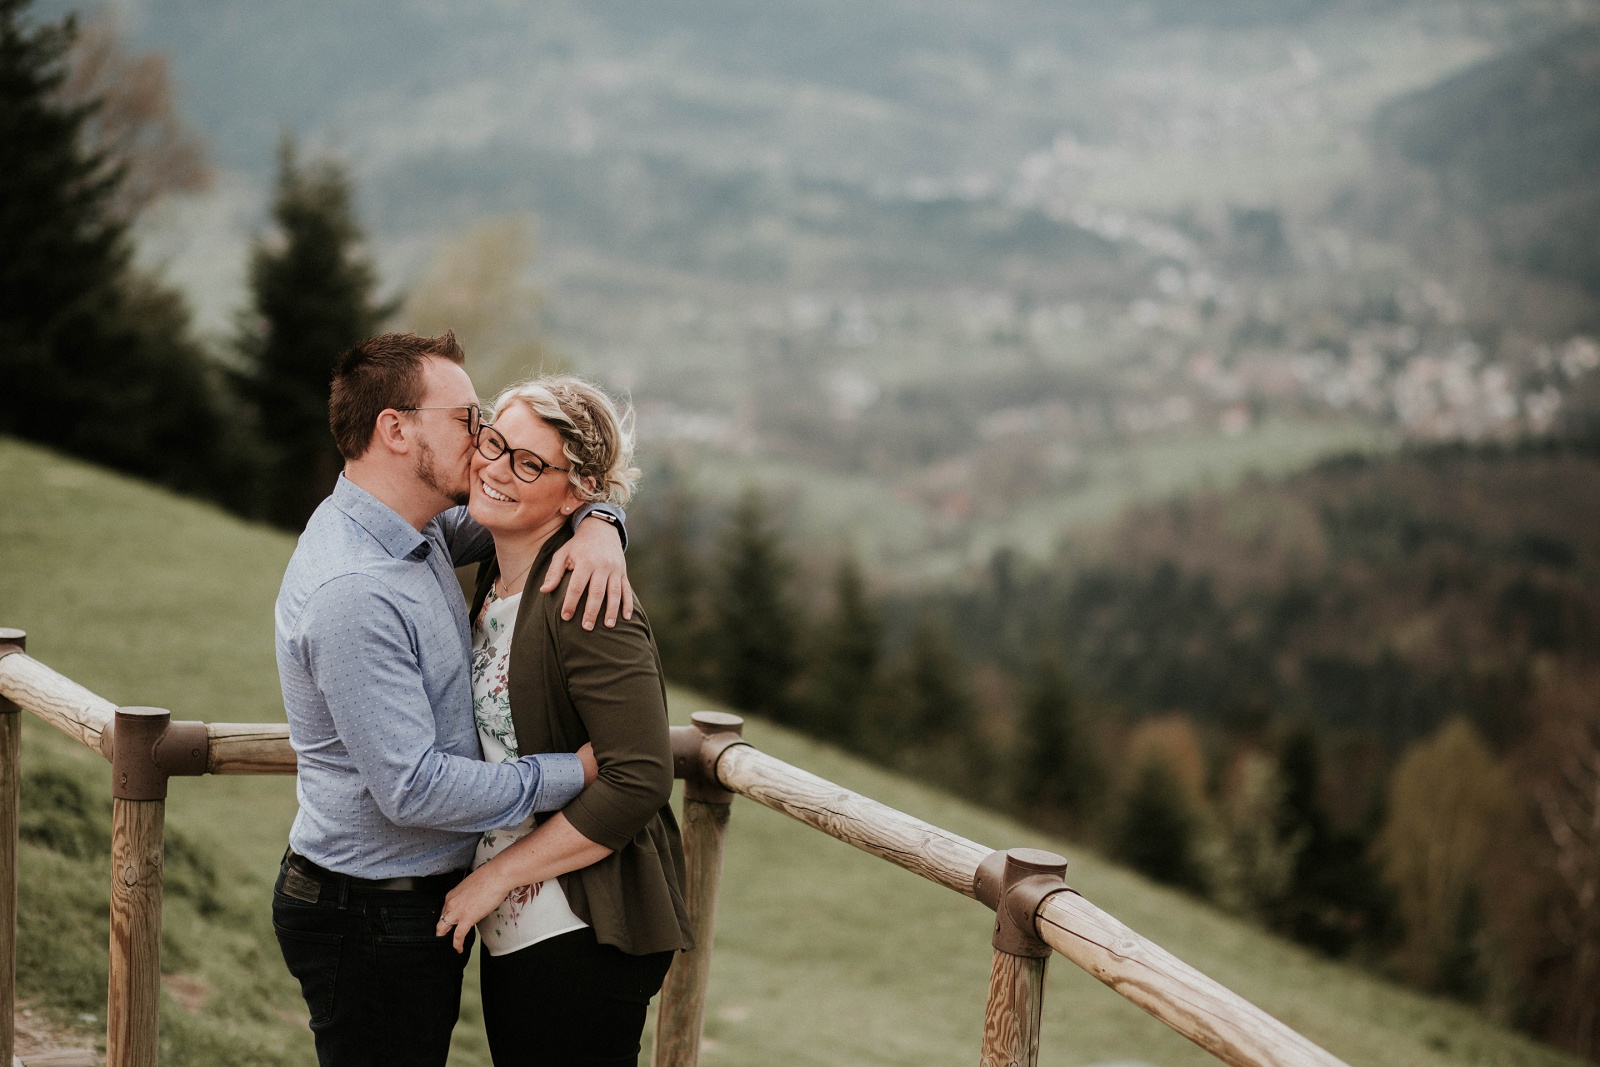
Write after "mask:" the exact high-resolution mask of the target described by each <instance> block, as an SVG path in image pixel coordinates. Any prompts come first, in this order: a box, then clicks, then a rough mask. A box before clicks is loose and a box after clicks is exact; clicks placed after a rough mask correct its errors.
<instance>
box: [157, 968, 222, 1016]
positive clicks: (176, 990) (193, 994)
mask: <svg viewBox="0 0 1600 1067" xmlns="http://www.w3.org/2000/svg"><path fill="white" fill-rule="evenodd" d="M161 982H162V984H163V985H165V986H166V987H167V992H168V993H171V994H172V999H173V1000H176V1001H177V1002H178V1003H179V1004H182V1005H183V1007H184V1010H186V1011H199V1010H200V1009H201V1008H203V1007H205V1003H206V1001H207V1000H209V999H210V998H211V987H210V986H208V985H206V984H205V983H204V982H202V981H201V980H200V979H198V978H196V977H195V976H194V975H192V974H169V975H167V976H166V977H164V978H162V979H161Z"/></svg>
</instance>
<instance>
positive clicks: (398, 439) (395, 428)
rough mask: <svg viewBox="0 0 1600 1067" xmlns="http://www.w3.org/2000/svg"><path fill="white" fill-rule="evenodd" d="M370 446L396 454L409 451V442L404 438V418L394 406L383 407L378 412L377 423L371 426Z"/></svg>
mask: <svg viewBox="0 0 1600 1067" xmlns="http://www.w3.org/2000/svg"><path fill="white" fill-rule="evenodd" d="M372 447H374V448H382V449H384V450H386V451H389V452H392V453H394V454H395V455H397V456H403V455H405V454H406V453H408V452H410V451H411V442H410V441H409V440H408V439H407V438H406V424H405V420H404V419H402V418H401V417H400V413H399V412H398V411H396V410H395V409H394V408H384V409H383V410H382V411H380V412H378V422H377V425H375V426H374V427H373V428H372Z"/></svg>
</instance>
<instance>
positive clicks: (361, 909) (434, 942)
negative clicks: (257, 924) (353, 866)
mask: <svg viewBox="0 0 1600 1067" xmlns="http://www.w3.org/2000/svg"><path fill="white" fill-rule="evenodd" d="M286 877H288V879H289V881H290V884H289V887H288V888H289V892H285V884H284V883H285V878H286ZM459 878H460V876H459V875H457V876H454V877H438V878H432V879H428V880H426V884H425V885H424V886H423V887H421V888H417V889H408V890H404V891H394V890H378V889H371V888H365V887H362V886H360V885H359V884H358V883H355V882H354V881H352V880H351V879H347V878H343V877H341V876H339V875H329V876H325V877H321V878H309V879H308V877H307V875H305V874H303V873H302V872H300V871H294V872H292V873H290V872H289V868H288V866H287V863H285V866H284V867H283V868H282V869H280V870H279V872H278V881H277V885H276V886H274V890H273V894H272V926H273V929H274V930H275V931H276V932H277V935H278V946H279V948H281V949H282V950H283V961H284V962H285V963H286V964H288V966H289V973H290V974H292V975H294V976H295V978H297V979H298V980H299V982H300V992H301V994H302V995H303V996H304V997H305V1000H306V1007H307V1008H309V1009H310V1011H311V1032H312V1034H314V1035H315V1036H316V1042H317V1062H318V1063H319V1064H321V1067H368V1065H371V1067H379V1065H380V1064H381V1065H384V1067H389V1065H394V1064H401V1065H415V1067H444V1062H445V1059H446V1057H448V1056H449V1053H450V1031H451V1030H453V1029H455V1025H456V1016H457V1015H458V1014H459V1012H460V1009H461V975H462V972H463V971H464V970H465V969H466V965H467V958H468V956H469V955H471V951H472V940H471V935H468V941H467V951H466V952H457V951H456V950H455V948H454V946H452V945H451V943H450V938H448V937H435V936H434V933H433V931H434V928H435V925H436V924H437V923H438V921H439V909H440V907H441V906H442V905H443V904H444V896H445V894H446V893H447V892H449V891H450V888H451V887H452V886H453V885H454V884H455V882H456V881H459ZM307 897H314V898H315V899H314V900H308V899H306V898H307Z"/></svg>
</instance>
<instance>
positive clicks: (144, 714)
mask: <svg viewBox="0 0 1600 1067" xmlns="http://www.w3.org/2000/svg"><path fill="white" fill-rule="evenodd" d="M100 747H101V751H102V752H104V751H105V750H106V749H107V748H109V749H110V752H109V753H108V755H109V756H110V758H111V795H112V796H113V797H115V798H117V799H118V800H165V799H167V779H168V778H170V777H172V776H174V775H191V776H192V775H200V774H205V773H206V761H207V759H208V757H209V755H210V751H211V738H210V737H209V736H208V735H207V732H206V724H205V723H203V722H173V721H172V712H170V711H168V710H167V709H166V708H118V709H117V717H116V723H115V726H114V728H113V729H109V730H107V731H105V732H104V733H103V734H102V735H101V739H100Z"/></svg>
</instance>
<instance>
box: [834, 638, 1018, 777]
mask: <svg viewBox="0 0 1600 1067" xmlns="http://www.w3.org/2000/svg"><path fill="white" fill-rule="evenodd" d="M978 725H979V724H978V707H977V702H976V701H975V700H974V698H973V696H972V692H971V690H970V689H969V688H968V686H967V682H966V677H965V674H964V665H963V663H962V660H961V657H960V656H959V655H958V654H957V652H956V650H955V647H954V645H953V644H952V642H951V640H950V634H949V631H948V629H947V628H946V626H945V625H944V622H943V620H942V619H941V618H940V617H939V616H937V615H936V614H934V613H932V612H929V613H926V614H924V615H923V616H922V617H921V618H920V619H918V621H917V625H916V629H915V631H914V632H913V634H912V640H911V648H910V649H909V650H908V651H907V654H906V656H905V658H904V659H903V660H901V662H900V664H899V665H898V667H897V668H896V669H895V670H893V671H892V672H891V674H890V678H889V680H888V682H887V684H886V685H885V686H884V687H883V690H882V695H881V696H880V697H879V698H878V699H877V700H876V701H874V702H873V704H872V713H871V715H870V716H869V717H868V720H867V729H866V732H865V737H864V739H863V747H865V748H866V750H867V751H869V752H871V753H872V754H873V755H875V756H876V757H877V758H879V759H881V760H884V761H885V762H888V763H890V764H893V765H895V766H898V767H900V768H902V769H904V770H906V771H909V772H910V773H912V774H915V775H918V776H920V777H923V778H926V779H929V780H931V781H936V782H940V783H942V784H944V785H946V786H947V787H949V788H953V789H957V790H960V791H961V792H964V793H966V794H967V795H969V796H972V797H975V798H978V799H981V800H985V801H987V800H990V799H992V798H991V797H990V796H989V794H990V786H991V784H992V779H993V771H994V767H993V760H992V754H991V752H990V750H989V746H988V744H987V741H986V739H985V738H984V737H983V736H982V735H981V732H980V731H979V729H978Z"/></svg>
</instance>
